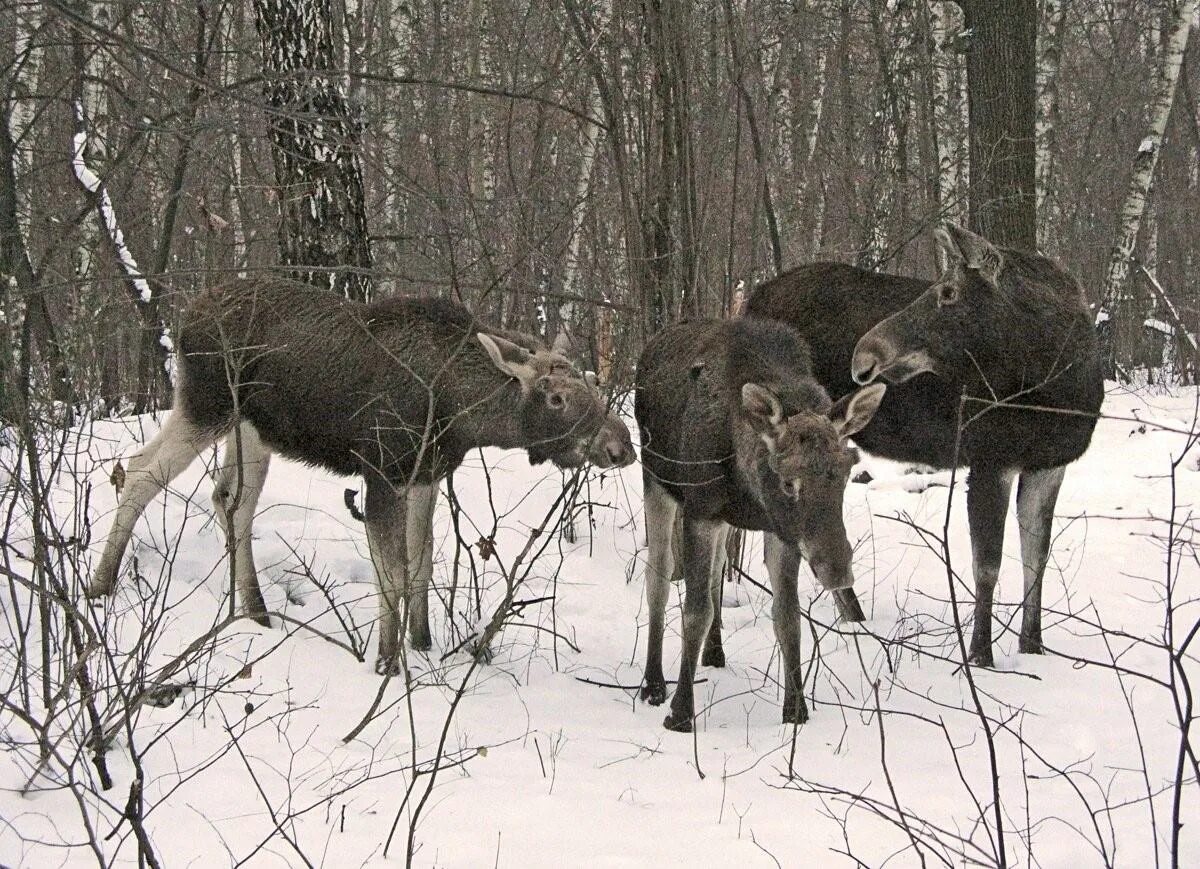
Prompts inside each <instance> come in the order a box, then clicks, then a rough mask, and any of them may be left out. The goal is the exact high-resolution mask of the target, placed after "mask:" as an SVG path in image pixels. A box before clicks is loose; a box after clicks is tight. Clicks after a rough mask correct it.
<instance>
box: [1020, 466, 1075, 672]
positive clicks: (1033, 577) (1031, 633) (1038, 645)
mask: <svg viewBox="0 0 1200 869" xmlns="http://www.w3.org/2000/svg"><path fill="white" fill-rule="evenodd" d="M1065 474H1066V468H1065V467H1059V468H1047V469H1046V470H1041V471H1024V472H1023V473H1022V474H1021V479H1020V482H1019V483H1018V485H1017V523H1018V524H1019V525H1020V529H1021V562H1022V564H1023V566H1024V569H1025V596H1024V602H1023V605H1022V606H1023V610H1024V612H1023V615H1022V616H1021V639H1020V642H1019V645H1018V647H1017V648H1018V650H1019V651H1021V652H1027V653H1029V654H1034V655H1040V654H1041V653H1042V578H1043V577H1044V576H1045V574H1046V562H1047V561H1048V560H1049V558H1050V537H1051V530H1052V526H1053V525H1054V505H1055V504H1056V503H1057V502H1058V492H1059V489H1061V488H1062V482H1063V476H1064V475H1065Z"/></svg>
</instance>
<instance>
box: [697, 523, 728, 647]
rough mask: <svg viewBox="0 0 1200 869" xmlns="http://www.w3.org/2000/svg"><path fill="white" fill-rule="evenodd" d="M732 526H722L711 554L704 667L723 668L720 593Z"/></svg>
mask: <svg viewBox="0 0 1200 869" xmlns="http://www.w3.org/2000/svg"><path fill="white" fill-rule="evenodd" d="M732 531H733V528H732V526H730V525H722V527H721V530H720V532H719V533H718V535H717V541H716V551H715V553H714V554H713V564H712V575H711V576H710V577H709V579H708V589H709V593H710V594H711V595H712V613H713V614H712V621H711V622H709V625H708V636H707V637H705V639H704V654H703V655H702V656H701V658H700V663H701V664H703V665H704V666H705V667H724V666H725V646H724V644H723V643H722V642H721V592H722V591H723V590H724V588H723V585H724V584H723V580H724V578H725V564H726V562H727V561H728V558H729V553H728V551H727V548H726V547H727V545H728V543H729V535H730V533H731V532H732Z"/></svg>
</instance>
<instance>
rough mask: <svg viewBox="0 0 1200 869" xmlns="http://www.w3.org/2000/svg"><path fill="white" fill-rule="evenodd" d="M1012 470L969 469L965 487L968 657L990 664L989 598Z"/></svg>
mask: <svg viewBox="0 0 1200 869" xmlns="http://www.w3.org/2000/svg"><path fill="white" fill-rule="evenodd" d="M1012 481H1013V474H1012V473H1011V472H1009V471H994V470H991V469H988V470H978V469H975V468H972V469H971V476H970V479H969V481H968V484H967V485H968V488H967V521H968V524H969V525H970V527H971V552H972V556H973V561H974V573H975V628H974V631H973V632H972V634H971V651H970V655H969V660H970V661H971V663H973V664H978V665H979V666H981V667H991V666H992V664H993V661H994V659H993V657H992V600H993V598H994V596H995V594H996V581H997V579H998V578H999V576H1000V559H1001V557H1002V555H1003V554H1004V523H1005V520H1006V519H1007V517H1008V501H1009V495H1010V494H1011V492H1012Z"/></svg>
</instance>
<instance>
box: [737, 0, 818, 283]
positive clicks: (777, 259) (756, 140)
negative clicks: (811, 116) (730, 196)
mask: <svg viewBox="0 0 1200 869" xmlns="http://www.w3.org/2000/svg"><path fill="white" fill-rule="evenodd" d="M725 28H726V31H727V35H728V38H729V55H730V59H731V60H732V61H733V72H732V77H733V80H734V83H735V84H736V86H737V91H738V95H739V96H740V97H741V101H742V107H743V109H744V111H745V112H746V124H747V126H749V128H750V147H751V148H752V149H753V151H754V161H755V163H757V164H758V172H759V175H760V176H761V178H762V185H761V193H762V207H763V213H764V214H765V215H766V218H767V233H768V235H769V237H770V241H771V266H772V269H773V272H772V273H773V274H779V273H780V272H781V271H783V244H782V242H781V241H780V235H781V233H780V230H779V217H778V216H777V215H776V213H775V202H774V200H773V199H772V198H771V171H770V160H769V158H768V155H767V153H766V150H765V149H764V148H763V141H762V135H761V134H760V132H759V125H758V116H757V115H756V114H755V112H754V101H753V100H752V99H751V98H750V91H749V89H748V88H747V87H746V82H745V78H744V76H745V70H744V69H743V66H742V50H741V40H740V37H739V36H738V33H737V29H736V25H735V22H734V17H733V0H725ZM818 111H819V108H818ZM735 159H736V156H735Z"/></svg>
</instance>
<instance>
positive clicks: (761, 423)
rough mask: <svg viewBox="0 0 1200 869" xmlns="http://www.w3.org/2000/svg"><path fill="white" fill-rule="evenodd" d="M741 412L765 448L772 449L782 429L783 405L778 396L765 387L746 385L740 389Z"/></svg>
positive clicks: (754, 384) (753, 384)
mask: <svg viewBox="0 0 1200 869" xmlns="http://www.w3.org/2000/svg"><path fill="white" fill-rule="evenodd" d="M742 410H744V411H745V412H746V416H747V418H748V419H749V421H750V425H751V426H753V427H754V430H755V431H756V432H758V433H759V434H760V435H762V439H763V440H764V441H766V444H767V446H768V447H770V448H771V449H774V448H775V441H776V440H777V439H778V437H779V432H780V429H781V428H782V427H783V403H782V402H780V400H779V396H777V395H776V394H775V393H773V392H772V391H771V390H769V389H767V388H766V387H765V386H759V385H758V384H757V383H747V384H746V385H744V386H743V387H742Z"/></svg>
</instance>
